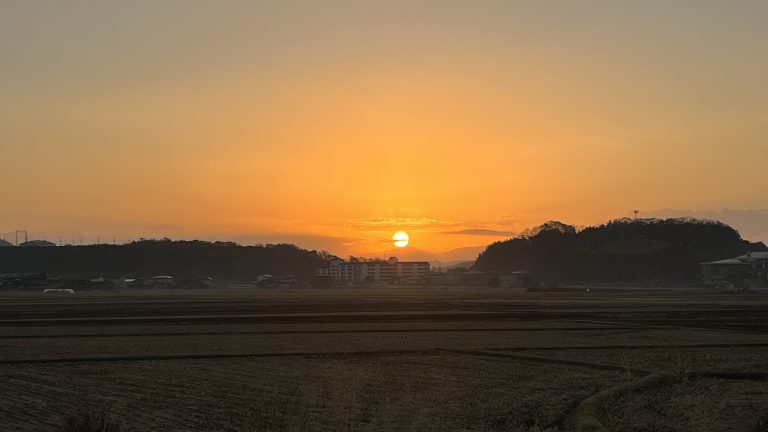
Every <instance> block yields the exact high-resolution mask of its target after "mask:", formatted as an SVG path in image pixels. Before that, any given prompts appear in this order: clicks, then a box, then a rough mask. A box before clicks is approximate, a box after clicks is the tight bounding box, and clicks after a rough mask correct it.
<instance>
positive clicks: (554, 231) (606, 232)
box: [474, 218, 766, 281]
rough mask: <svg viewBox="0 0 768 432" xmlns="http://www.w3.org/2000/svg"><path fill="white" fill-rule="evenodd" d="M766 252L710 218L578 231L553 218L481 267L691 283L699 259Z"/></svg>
mask: <svg viewBox="0 0 768 432" xmlns="http://www.w3.org/2000/svg"><path fill="white" fill-rule="evenodd" d="M757 250H766V246H765V245H764V244H763V243H750V242H748V241H746V240H744V239H742V238H741V236H740V235H739V233H738V232H737V231H736V230H735V229H733V228H731V227H730V226H728V225H725V224H723V223H720V222H716V221H710V220H699V219H691V218H677V219H639V220H631V219H619V220H614V221H610V222H608V223H607V224H605V225H600V226H596V227H589V228H586V229H584V230H580V231H579V230H577V229H576V228H575V227H573V226H570V225H566V224H563V223H561V222H556V221H552V222H547V223H546V224H544V225H542V226H540V227H537V228H535V229H532V230H528V231H526V232H524V233H523V234H521V235H520V236H519V237H517V238H514V239H510V240H507V241H502V242H496V243H493V244H491V245H490V246H488V248H487V249H486V250H485V251H484V252H483V253H481V254H480V256H479V257H478V259H477V261H476V262H475V266H474V268H475V269H477V270H524V271H529V272H531V273H532V274H533V275H534V276H535V277H537V278H539V279H540V280H558V281H642V280H667V281H690V280H695V279H696V278H697V277H698V276H699V272H700V269H699V263H701V262H704V261H712V260H717V259H723V258H729V257H733V256H737V255H741V254H744V253H747V252H750V251H757Z"/></svg>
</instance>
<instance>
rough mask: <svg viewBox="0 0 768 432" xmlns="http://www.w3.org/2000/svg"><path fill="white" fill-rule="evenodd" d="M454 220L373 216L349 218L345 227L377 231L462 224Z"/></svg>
mask: <svg viewBox="0 0 768 432" xmlns="http://www.w3.org/2000/svg"><path fill="white" fill-rule="evenodd" d="M464 225H465V224H463V223H461V222H456V221H445V220H438V219H430V218H391V217H373V218H367V219H354V220H351V221H350V222H349V223H348V224H347V227H349V228H352V229H358V230H370V231H378V230H382V229H417V228H433V229H434V228H440V229H445V228H451V227H458V226H464Z"/></svg>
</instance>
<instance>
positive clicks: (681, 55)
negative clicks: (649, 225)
mask: <svg viewBox="0 0 768 432" xmlns="http://www.w3.org/2000/svg"><path fill="white" fill-rule="evenodd" d="M320 3H322V5H320ZM511 3H514V4H511ZM618 3H621V4H618ZM626 3H627V2H607V1H586V2H578V5H576V2H566V1H561V2H556V1H530V2H525V1H523V2H506V1H477V2H468V1H451V0H447V1H437V0H424V1H416V2H413V1H399V0H394V1H387V2H384V1H374V0H368V1H340V0H333V1H328V2H307V1H305V2H298V1H284V2H245V1H243V2H241V1H224V2H203V1H183V2H182V1H178V2H176V1H167V2H159V3H158V2H148V1H147V2H142V1H136V2H127V3H124V2H98V3H97V4H94V3H93V2H85V1H82V2H80V1H72V2H66V4H65V3H64V2H61V3H59V2H48V3H43V2H34V3H33V2H23V1H18V2H16V1H11V2H4V3H3V4H2V5H0V52H2V53H3V57H4V60H3V65H2V66H0V68H2V69H1V70H0V72H1V73H2V75H3V79H2V80H0V91H2V94H3V95H4V96H3V98H2V99H1V100H0V146H1V147H0V150H1V151H2V153H1V154H2V162H3V169H2V171H0V181H2V184H3V185H4V187H3V190H4V196H3V198H2V201H1V204H0V205H1V206H2V207H0V222H1V223H2V225H1V226H0V234H2V233H4V232H10V231H12V230H15V229H18V228H26V229H29V230H30V232H32V233H34V234H36V236H37V237H47V238H49V239H54V240H55V239H56V238H57V237H59V236H62V237H63V238H64V240H65V241H67V239H69V240H71V239H76V238H79V237H83V236H84V237H85V242H91V241H93V240H94V239H95V236H96V235H101V236H102V239H104V238H110V239H111V237H112V236H117V237H119V238H120V239H122V240H126V239H128V238H137V237H152V236H163V235H167V236H170V237H172V238H197V237H202V238H208V239H214V238H221V239H238V240H241V241H243V242H245V243H248V242H251V243H252V242H277V241H291V242H296V243H298V244H300V245H302V246H306V247H310V248H325V249H330V250H331V251H333V252H335V253H339V254H348V253H357V254H359V253H365V252H371V251H379V250H383V249H388V248H390V247H391V242H390V237H391V235H392V233H393V232H394V231H397V230H399V229H405V230H407V231H408V232H409V233H410V234H411V237H412V245H413V246H414V247H418V248H423V249H429V250H447V249H451V248H455V247H462V246H477V245H483V244H487V243H489V242H491V241H494V240H498V239H502V238H505V237H506V236H508V235H509V234H510V233H511V232H519V231H521V230H523V229H524V228H526V227H529V226H531V225H534V224H537V223H541V222H543V221H545V220H548V219H559V220H563V221H565V222H569V223H573V224H580V225H584V224H593V223H599V222H602V221H604V220H606V219H609V218H615V217H622V216H629V215H631V210H632V209H635V208H638V209H642V210H643V211H644V212H645V213H646V214H653V212H655V211H657V210H660V209H667V208H673V209H682V210H679V211H678V213H681V214H686V213H690V211H699V212H707V211H709V212H711V211H719V210H720V209H723V208H730V209H740V210H744V211H747V210H748V211H752V212H754V214H755V215H757V216H755V217H756V219H755V220H756V221H757V222H755V223H754V224H752V225H754V227H753V226H752V225H749V226H747V225H748V224H746V223H743V225H742V226H741V227H740V226H737V228H739V229H741V230H742V231H748V233H747V234H748V235H749V236H757V237H759V238H765V239H768V233H766V230H761V229H760V228H759V226H760V224H761V223H763V224H764V223H765V222H766V221H768V218H766V217H765V211H764V210H762V209H765V208H766V204H765V203H766V202H768V189H766V188H765V187H763V186H762V184H764V182H765V163H766V160H768V141H767V140H766V138H767V137H768V122H766V121H765V119H766V118H768V85H767V83H766V78H765V77H766V76H768V58H767V57H766V56H765V55H764V48H765V47H764V41H765V40H768V29H767V28H766V27H765V26H764V25H762V23H761V20H760V19H759V17H761V16H762V17H764V16H766V13H768V5H767V4H766V3H764V2H758V1H735V2H727V4H726V2H716V1H693V0H691V1H679V2H666V1H647V2H636V3H637V4H634V5H632V6H629V5H627V4H626ZM670 3H671V4H670ZM689 210H690V211H689ZM715 215H717V213H715ZM761 218H762V219H761ZM760 221H762V222H760ZM740 223H741V222H740ZM480 229H483V230H494V231H498V235H478V234H477V231H472V232H473V233H474V234H456V233H453V232H456V231H466V230H480ZM484 234H487V232H484ZM4 237H5V238H8V235H4Z"/></svg>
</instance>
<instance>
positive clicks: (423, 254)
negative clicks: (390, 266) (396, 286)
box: [364, 246, 485, 267]
mask: <svg viewBox="0 0 768 432" xmlns="http://www.w3.org/2000/svg"><path fill="white" fill-rule="evenodd" d="M484 249H485V246H471V247H462V248H456V249H451V250H448V251H446V252H431V251H427V250H423V249H417V248H413V247H410V246H409V247H405V248H394V249H389V250H385V251H381V252H376V253H372V254H366V255H364V257H365V258H381V259H387V258H389V257H397V259H399V260H400V261H428V262H429V263H430V264H431V265H433V266H439V267H449V266H451V265H453V264H456V263H460V262H467V261H472V260H474V259H475V258H477V256H478V255H479V254H480V252H482V251H483V250H484Z"/></svg>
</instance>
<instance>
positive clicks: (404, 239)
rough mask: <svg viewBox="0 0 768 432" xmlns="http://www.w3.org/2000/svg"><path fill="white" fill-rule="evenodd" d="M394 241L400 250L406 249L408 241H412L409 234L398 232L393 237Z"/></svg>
mask: <svg viewBox="0 0 768 432" xmlns="http://www.w3.org/2000/svg"><path fill="white" fill-rule="evenodd" d="M392 240H394V241H395V246H397V247H399V248H404V247H406V246H408V240H410V237H408V233H407V232H405V231H398V232H396V233H395V234H394V235H392Z"/></svg>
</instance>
